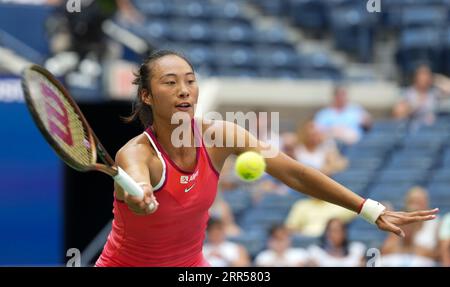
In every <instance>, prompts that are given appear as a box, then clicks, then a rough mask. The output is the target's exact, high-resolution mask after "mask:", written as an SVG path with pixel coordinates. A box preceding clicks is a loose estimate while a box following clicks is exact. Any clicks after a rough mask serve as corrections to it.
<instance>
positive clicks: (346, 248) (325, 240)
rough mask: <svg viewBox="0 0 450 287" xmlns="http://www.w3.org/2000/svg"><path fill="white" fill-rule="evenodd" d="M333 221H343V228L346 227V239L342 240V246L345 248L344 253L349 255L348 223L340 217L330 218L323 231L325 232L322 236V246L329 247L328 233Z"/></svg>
mask: <svg viewBox="0 0 450 287" xmlns="http://www.w3.org/2000/svg"><path fill="white" fill-rule="evenodd" d="M333 221H338V222H340V223H342V228H343V229H344V240H343V242H342V248H343V249H344V255H345V256H347V255H348V238H347V225H346V224H345V223H343V222H342V221H341V220H340V219H338V218H331V219H330V220H328V222H327V225H326V227H325V230H324V231H323V234H322V236H321V237H320V247H322V248H323V249H325V250H326V249H327V248H328V247H329V242H328V238H327V233H328V230H329V229H330V226H331V223H333Z"/></svg>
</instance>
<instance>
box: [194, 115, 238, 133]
mask: <svg viewBox="0 0 450 287" xmlns="http://www.w3.org/2000/svg"><path fill="white" fill-rule="evenodd" d="M196 122H197V123H201V125H202V131H203V133H205V132H209V133H212V132H214V133H216V134H217V133H223V134H226V133H230V132H232V133H236V131H240V130H245V129H244V128H242V127H241V126H239V125H238V124H236V123H233V122H230V121H226V120H214V119H202V118H198V119H197V118H196ZM199 125H200V124H199Z"/></svg>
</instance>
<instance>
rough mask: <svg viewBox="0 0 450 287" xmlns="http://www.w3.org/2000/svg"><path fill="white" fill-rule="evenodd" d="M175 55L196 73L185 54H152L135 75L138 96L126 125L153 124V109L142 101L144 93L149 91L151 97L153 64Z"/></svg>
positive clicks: (134, 82)
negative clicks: (138, 122) (134, 123)
mask: <svg viewBox="0 0 450 287" xmlns="http://www.w3.org/2000/svg"><path fill="white" fill-rule="evenodd" d="M170 55H175V56H178V57H180V58H182V59H183V60H185V61H186V62H187V63H188V64H189V66H190V67H191V68H192V71H194V66H193V65H192V63H191V62H190V61H189V60H188V58H186V56H184V55H183V54H181V53H179V52H176V51H173V50H156V51H154V52H153V53H151V54H150V55H149V56H148V57H147V58H146V59H145V60H144V62H143V63H142V64H141V66H140V67H139V70H138V71H137V73H134V76H135V78H134V80H133V85H137V86H138V89H137V95H136V98H135V100H134V103H133V109H132V112H131V115H130V116H128V117H124V120H125V122H126V123H131V122H134V121H136V120H139V121H140V122H141V124H142V125H143V126H144V128H146V127H148V126H150V125H151V124H152V123H153V111H152V107H151V106H149V105H147V104H146V103H144V101H143V99H142V91H144V90H147V91H148V93H149V94H150V95H151V94H152V91H151V86H150V78H151V76H152V69H153V65H152V64H153V63H154V62H155V61H156V60H158V59H160V58H162V57H165V56H170Z"/></svg>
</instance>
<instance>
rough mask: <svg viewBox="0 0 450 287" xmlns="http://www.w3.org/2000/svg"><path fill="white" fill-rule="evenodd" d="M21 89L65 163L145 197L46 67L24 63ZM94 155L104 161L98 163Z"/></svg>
mask: <svg viewBox="0 0 450 287" xmlns="http://www.w3.org/2000/svg"><path fill="white" fill-rule="evenodd" d="M22 89H23V92H24V96H25V101H26V104H27V107H28V109H29V111H30V113H31V115H32V117H33V119H34V121H35V123H36V125H37V126H38V128H39V130H40V131H41V133H42V135H43V136H44V137H45V139H46V140H47V142H48V143H49V144H50V145H51V147H52V148H53V149H54V150H55V152H56V153H57V154H58V156H59V157H60V158H61V159H62V160H63V161H64V162H65V163H66V164H67V165H69V166H70V167H72V168H74V169H75V170H78V171H81V172H86V171H91V170H96V171H100V172H103V173H106V174H107V175H109V176H111V177H112V178H113V179H114V181H115V182H117V183H118V184H119V185H120V186H121V187H122V188H123V189H124V190H125V191H126V192H128V193H129V194H131V195H133V196H136V197H138V198H141V199H142V198H144V192H143V190H142V188H141V187H140V186H139V184H137V183H136V182H135V181H134V180H133V179H132V178H131V177H130V176H129V175H128V174H127V173H126V172H125V171H124V170H122V169H121V168H120V167H119V166H117V165H116V164H115V162H114V160H113V159H112V158H111V156H110V155H109V154H108V152H107V151H106V150H105V148H104V147H103V146H102V144H101V143H100V141H99V140H98V138H97V137H96V135H95V134H94V132H93V131H92V129H91V127H90V126H89V124H88V122H87V121H86V119H85V117H84V116H83V114H82V112H81V110H80V108H79V107H78V105H77V104H76V103H75V101H74V100H73V99H72V97H71V96H70V95H69V93H68V92H67V90H66V89H65V88H64V86H63V85H62V84H61V83H60V82H59V81H58V80H57V79H55V77H54V76H53V75H52V74H51V73H50V72H49V71H47V70H46V69H44V68H43V67H41V66H38V65H31V66H28V67H26V68H25V69H24V71H23V73H22ZM97 158H100V160H101V161H102V162H103V163H98V162H97ZM149 208H150V210H153V209H154V208H155V203H154V202H151V203H150V205H149Z"/></svg>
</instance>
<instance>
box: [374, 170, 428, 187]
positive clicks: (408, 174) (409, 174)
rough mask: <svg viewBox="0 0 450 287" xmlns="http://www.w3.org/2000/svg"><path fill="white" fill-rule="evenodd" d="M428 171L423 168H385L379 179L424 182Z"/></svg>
mask: <svg viewBox="0 0 450 287" xmlns="http://www.w3.org/2000/svg"><path fill="white" fill-rule="evenodd" d="M427 178H428V173H427V172H424V171H423V170H421V169H406V168H405V169H383V170H382V171H381V172H380V175H379V177H378V179H377V182H380V183H398V184H400V183H403V184H411V185H413V184H423V183H424V182H425V181H426V180H427Z"/></svg>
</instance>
